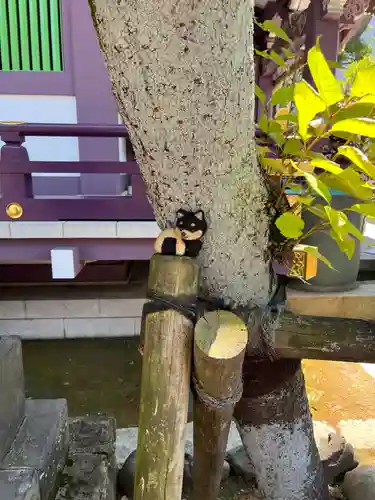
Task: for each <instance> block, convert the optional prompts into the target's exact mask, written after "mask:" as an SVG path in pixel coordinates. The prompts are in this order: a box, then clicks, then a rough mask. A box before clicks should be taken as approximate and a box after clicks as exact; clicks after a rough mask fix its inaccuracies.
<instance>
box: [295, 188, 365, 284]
mask: <svg viewBox="0 0 375 500" xmlns="http://www.w3.org/2000/svg"><path fill="white" fill-rule="evenodd" d="M356 202H358V200H356V199H354V198H352V197H350V196H346V195H340V194H334V195H332V202H331V206H332V207H333V208H336V209H338V210H341V209H343V208H347V207H350V206H351V205H353V204H354V203H356ZM318 203H324V202H323V201H321V200H318ZM347 215H348V218H349V220H350V222H351V223H352V224H354V225H355V227H356V228H357V229H358V230H359V231H361V232H362V231H363V225H364V217H363V216H362V215H361V214H358V213H356V212H347ZM303 219H304V221H305V230H309V229H310V228H311V227H313V226H314V225H315V224H316V223H317V222H318V221H319V219H318V218H317V217H316V216H315V215H313V214H312V213H310V212H308V211H305V213H304V217H303ZM355 242H356V245H355V251H354V255H353V257H352V258H351V259H350V260H349V259H348V258H347V257H346V255H345V254H344V253H342V252H341V251H340V249H339V247H338V246H337V244H336V242H335V241H334V240H333V239H332V238H330V237H329V236H328V234H327V233H326V232H318V233H316V234H313V235H312V236H310V237H309V238H306V240H304V241H303V243H305V244H306V245H312V246H317V247H318V249H319V251H320V253H321V254H322V255H324V257H326V258H327V259H328V260H329V261H330V262H331V264H332V266H333V267H334V268H335V269H336V271H334V270H332V269H330V268H329V267H328V266H327V265H326V264H324V262H321V261H318V272H317V275H316V277H315V278H312V279H311V280H309V281H308V282H307V283H304V282H303V281H302V280H299V279H293V280H291V283H290V287H291V288H294V289H299V290H305V291H309V292H316V293H320V292H337V291H346V290H353V289H355V288H357V286H358V284H357V277H358V271H359V265H360V242H359V241H358V240H357V239H355Z"/></svg>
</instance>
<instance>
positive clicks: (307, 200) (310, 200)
mask: <svg viewBox="0 0 375 500" xmlns="http://www.w3.org/2000/svg"><path fill="white" fill-rule="evenodd" d="M314 200H315V196H298V201H299V202H300V203H302V204H303V205H307V206H308V207H309V206H310V205H311V204H312V203H313V201H314Z"/></svg>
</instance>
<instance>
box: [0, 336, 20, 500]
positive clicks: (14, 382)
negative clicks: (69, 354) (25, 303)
mask: <svg viewBox="0 0 375 500" xmlns="http://www.w3.org/2000/svg"><path fill="white" fill-rule="evenodd" d="M0 334H1V332H0ZM24 408H25V393H24V379H23V363H22V346H21V340H20V339H19V338H17V337H4V338H0V460H1V459H2V458H3V457H4V456H5V454H6V453H7V451H8V449H9V446H10V444H11V442H12V441H13V439H14V437H15V435H16V433H17V430H18V428H19V426H20V425H21V422H22V419H23V415H24ZM0 498H1V497H0Z"/></svg>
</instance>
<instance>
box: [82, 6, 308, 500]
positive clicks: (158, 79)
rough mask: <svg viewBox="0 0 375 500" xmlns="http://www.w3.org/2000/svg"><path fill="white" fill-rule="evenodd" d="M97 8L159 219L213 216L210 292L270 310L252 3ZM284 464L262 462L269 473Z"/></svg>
mask: <svg viewBox="0 0 375 500" xmlns="http://www.w3.org/2000/svg"><path fill="white" fill-rule="evenodd" d="M88 1H89V3H90V5H91V8H92V13H93V19H94V23H95V27H96V29H97V31H98V33H99V40H100V45H101V48H102V51H103V53H104V56H105V60H106V63H107V67H108V70H109V74H110V77H111V80H112V85H113V90H114V93H115V95H116V97H117V101H118V104H119V109H120V113H121V116H122V118H123V120H124V123H125V124H126V126H127V127H128V130H129V133H130V138H131V140H132V143H133V146H134V149H135V154H136V158H137V161H138V163H139V165H140V168H141V172H142V175H143V177H144V180H145V182H146V185H147V188H148V195H149V197H150V201H151V203H152V205H153V208H154V211H155V216H156V219H157V221H158V223H159V224H160V226H162V227H163V226H164V225H165V224H166V222H167V221H168V220H171V219H172V218H174V214H175V212H176V211H177V210H178V209H179V208H185V209H189V208H190V209H198V208H199V209H202V210H204V212H205V214H206V217H207V220H208V225H209V230H208V232H207V235H205V238H204V247H203V250H202V252H201V255H200V256H199V260H200V264H201V269H202V281H201V288H202V293H203V294H205V295H207V296H209V297H211V298H217V299H221V300H223V301H224V302H225V303H227V304H228V305H230V306H232V307H233V308H235V307H241V308H245V309H246V310H247V311H251V310H253V309H254V308H256V307H260V308H262V307H264V306H265V305H266V303H267V301H268V295H269V263H268V261H267V252H266V249H267V246H268V226H269V217H268V213H267V211H266V208H265V206H266V201H267V190H266V188H265V186H264V179H263V176H262V174H261V171H260V168H259V166H258V165H257V162H256V161H255V155H254V144H253V135H254V65H253V0H232V1H230V2H228V1H227V0H210V1H201V0H183V1H182V0H163V1H162V2H161V1H160V0H88ZM254 339H255V335H254V336H253V337H252V340H254ZM245 384H246V381H245ZM306 411H307V410H306ZM288 432H289V431H288ZM300 432H304V431H300ZM310 434H311V433H310V430H309V432H308V433H307V434H306V439H311V436H310ZM283 439H284V438H283V435H282V432H281V433H280V436H279V442H280V446H282V443H283ZM288 452H289V453H290V454H292V455H293V454H298V450H288ZM277 458H278V457H277V454H275V456H274V457H272V456H270V455H268V456H267V457H265V458H264V459H263V458H262V457H261V456H260V455H259V454H256V455H255V459H256V460H259V461H260V464H259V467H264V468H265V467H266V466H267V463H266V462H265V460H267V461H273V460H276V459H277ZM270 466H272V464H271V465H270ZM275 474H276V473H275ZM276 478H277V476H276V475H275V476H272V475H270V476H269V478H268V480H269V481H270V483H271V482H274V481H275V480H276ZM296 484H297V482H296ZM298 493H299V491H297V490H296V495H297V494H298ZM279 498H280V499H284V498H287V496H286V494H285V495H284V496H280V497H279ZM301 498H303V497H302V496H301ZM307 498H313V497H312V496H311V497H305V499H304V500H307ZM314 500H316V498H314Z"/></svg>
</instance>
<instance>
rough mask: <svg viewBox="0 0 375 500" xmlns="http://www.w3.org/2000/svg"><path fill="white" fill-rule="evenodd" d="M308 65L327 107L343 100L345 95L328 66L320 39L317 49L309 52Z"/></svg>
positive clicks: (314, 48)
mask: <svg viewBox="0 0 375 500" xmlns="http://www.w3.org/2000/svg"><path fill="white" fill-rule="evenodd" d="M307 63H308V66H309V69H310V73H311V76H312V77H313V80H314V83H315V85H316V87H317V89H318V92H319V95H320V97H321V98H322V99H323V101H324V102H325V103H326V104H327V106H331V105H332V104H335V103H336V102H339V101H341V100H343V99H344V94H343V92H342V89H341V85H340V82H339V81H338V80H336V78H335V76H334V74H333V73H332V71H331V70H330V68H329V66H328V63H327V60H326V58H325V57H324V55H323V52H322V51H321V49H320V46H319V39H318V41H317V43H316V45H315V47H312V48H311V49H310V50H309V52H308V54H307Z"/></svg>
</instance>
